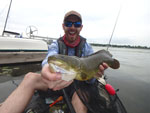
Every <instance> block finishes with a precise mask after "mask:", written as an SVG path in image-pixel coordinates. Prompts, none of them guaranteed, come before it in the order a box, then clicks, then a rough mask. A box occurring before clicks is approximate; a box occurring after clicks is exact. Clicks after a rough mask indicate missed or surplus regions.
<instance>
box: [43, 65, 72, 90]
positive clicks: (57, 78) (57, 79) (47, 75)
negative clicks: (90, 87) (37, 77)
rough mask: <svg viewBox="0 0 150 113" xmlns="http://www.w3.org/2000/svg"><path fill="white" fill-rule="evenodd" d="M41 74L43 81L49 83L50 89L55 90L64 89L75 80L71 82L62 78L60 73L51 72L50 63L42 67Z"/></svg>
mask: <svg viewBox="0 0 150 113" xmlns="http://www.w3.org/2000/svg"><path fill="white" fill-rule="evenodd" d="M41 75H42V79H43V81H44V82H45V83H46V84H47V85H48V87H49V88H50V89H53V90H60V89H63V88H65V87H67V86H69V85H70V84H71V83H72V82H73V80H71V81H69V82H68V81H64V80H62V79H61V74H60V73H51V72H50V69H49V65H48V64H46V65H44V67H43V68H42V72H41Z"/></svg>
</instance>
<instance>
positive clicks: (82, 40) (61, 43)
mask: <svg viewBox="0 0 150 113" xmlns="http://www.w3.org/2000/svg"><path fill="white" fill-rule="evenodd" d="M57 42H58V48H59V52H58V53H59V54H63V55H68V46H66V45H65V43H64V41H63V37H60V38H59V39H57ZM85 43H86V39H85V38H83V37H82V36H80V43H79V44H78V46H76V47H75V56H78V57H81V56H82V53H83V51H82V49H83V48H84V46H85Z"/></svg>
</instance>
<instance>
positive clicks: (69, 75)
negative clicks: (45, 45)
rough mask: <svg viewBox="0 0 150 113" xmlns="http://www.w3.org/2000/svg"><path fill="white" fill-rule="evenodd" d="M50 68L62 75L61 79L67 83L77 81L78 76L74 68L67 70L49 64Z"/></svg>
mask: <svg viewBox="0 0 150 113" xmlns="http://www.w3.org/2000/svg"><path fill="white" fill-rule="evenodd" d="M49 67H50V70H51V72H53V73H60V74H61V76H62V77H61V79H62V80H65V81H70V80H73V79H75V77H76V75H77V72H76V71H75V70H74V69H73V68H68V70H67V69H65V68H64V67H61V66H58V65H56V64H53V63H49Z"/></svg>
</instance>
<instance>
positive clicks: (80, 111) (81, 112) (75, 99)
mask: <svg viewBox="0 0 150 113" xmlns="http://www.w3.org/2000/svg"><path fill="white" fill-rule="evenodd" d="M72 105H73V107H74V109H75V111H76V113H87V108H86V106H85V105H84V104H83V103H82V101H81V100H80V98H79V96H78V95H77V93H76V92H75V93H74V94H73V96H72Z"/></svg>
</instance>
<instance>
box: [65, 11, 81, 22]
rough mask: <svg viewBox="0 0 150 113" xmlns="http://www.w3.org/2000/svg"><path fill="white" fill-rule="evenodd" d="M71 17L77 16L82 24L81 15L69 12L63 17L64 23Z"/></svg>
mask: <svg viewBox="0 0 150 113" xmlns="http://www.w3.org/2000/svg"><path fill="white" fill-rule="evenodd" d="M71 15H75V16H77V17H78V18H79V19H80V21H81V22H82V17H81V14H80V13H78V12H76V11H73V10H72V11H69V12H67V13H66V14H65V16H64V22H65V21H66V19H67V18H68V17H69V16H71Z"/></svg>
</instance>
